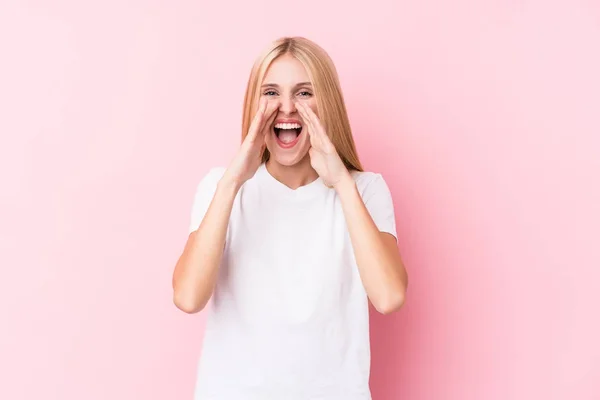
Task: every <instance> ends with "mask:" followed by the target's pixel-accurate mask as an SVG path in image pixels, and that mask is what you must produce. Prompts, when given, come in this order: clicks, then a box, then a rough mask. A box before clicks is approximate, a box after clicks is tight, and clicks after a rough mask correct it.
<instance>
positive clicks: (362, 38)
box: [0, 0, 600, 400]
mask: <svg viewBox="0 0 600 400" xmlns="http://www.w3.org/2000/svg"><path fill="white" fill-rule="evenodd" d="M17 3H18V4H17ZM202 3H203V2H167V1H162V2H161V1H158V0H155V1H136V2H132V1H128V2H120V1H115V0H112V1H103V2H81V1H66V0H62V1H57V0H55V1H52V2H50V1H46V2H42V1H21V2H14V1H7V2H2V5H0V49H1V53H0V54H1V57H2V62H1V64H0V71H1V73H0V110H1V111H0V114H1V117H0V132H1V133H2V142H1V146H0V155H1V156H0V171H2V172H1V174H2V176H1V178H2V185H3V186H2V194H1V196H0V217H1V224H0V233H1V240H0V257H1V259H0V265H1V266H2V276H1V279H0V285H1V286H2V287H1V290H0V307H1V309H0V324H1V325H0V327H1V329H0V377H1V378H0V398H1V399H11V400H17V399H19V400H20V399H22V400H34V399H45V400H80V399H85V400H106V399H111V400H131V399H145V400H159V399H160V400H164V399H191V394H192V390H193V380H194V373H195V366H196V361H197V357H198V353H199V351H200V339H201V337H202V327H203V324H204V315H197V316H193V317H190V316H188V315H184V314H183V313H181V312H179V311H177V310H176V309H175V307H174V306H173V305H172V302H171V288H170V279H171V272H172V268H173V266H174V262H175V260H176V257H177V256H178V254H179V252H180V251H181V250H182V246H183V244H184V241H185V238H186V227H187V224H188V218H189V212H190V206H191V196H192V192H193V190H194V187H195V184H196V183H197V180H198V179H199V177H200V176H201V175H202V174H203V173H204V172H205V171H206V169H207V168H209V167H210V166H213V165H216V164H224V163H226V162H227V161H228V160H229V157H230V156H231V155H232V154H233V152H234V151H235V149H236V146H237V143H238V137H239V123H240V107H241V102H242V96H243V90H244V84H245V81H246V78H247V74H248V70H249V67H250V63H251V62H252V60H253V58H254V56H255V55H256V54H257V52H258V51H259V50H260V49H262V47H263V46H264V45H265V44H266V43H267V42H268V41H270V40H271V39H274V38H276V37H278V36H280V35H285V34H301V35H305V36H307V37H310V38H312V39H314V40H316V41H317V42H318V43H320V44H322V45H323V46H324V47H325V48H326V49H327V50H328V51H329V52H330V54H331V55H332V57H333V58H334V60H335V61H336V63H337V66H338V68H339V73H340V76H341V80H342V83H343V86H344V90H345V94H346V97H347V102H348V108H349V111H350V115H351V119H352V124H353V126H354V129H355V132H356V140H357V142H358V146H359V148H360V153H361V155H362V158H363V160H364V163H365V164H366V166H367V167H368V168H369V169H372V170H377V171H380V172H382V173H383V174H384V176H385V177H386V178H387V179H388V181H389V183H390V186H391V188H392V191H393V193H394V195H395V201H396V207H397V214H398V230H399V234H400V245H401V248H402V253H403V255H404V259H405V261H406V264H407V267H408V269H409V271H410V277H411V282H410V288H409V296H408V302H407V304H406V307H405V308H404V309H403V310H402V311H401V312H400V313H398V314H396V315H393V316H390V317H382V316H379V315H374V316H373V329H372V330H373V364H374V366H373V378H372V383H373V394H374V400H393V399H402V400H430V399H436V400H437V399H444V400H445V399H450V400H480V399H485V400H496V399H498V400H500V399H502V400H507V399H524V400H525V399H527V400H530V399H544V400H549V399H550V400H554V399H560V400H563V399H564V400H592V399H599V398H600V345H599V344H598V338H600V321H599V319H600V317H599V315H600V312H599V311H598V304H600V296H599V292H600V290H598V280H599V279H600V253H599V250H598V249H599V248H600V246H599V244H598V240H599V236H600V177H599V174H600V115H599V114H600V95H599V93H600V73H599V71H600V53H599V51H598V49H600V6H599V5H598V3H597V2H596V1H593V0H588V1H572V0H569V1H567V0H564V1H560V2H559V1H555V2H549V1H509V0H506V1H500V0H496V1H492V0H490V1H466V0H460V1H441V0H426V1H421V2H416V1H415V2H397V1H391V0H390V1H385V2H384V1H375V2H373V1H371V2H369V3H368V5H369V7H368V8H367V7H365V6H364V4H363V3H356V4H360V6H358V5H351V4H349V3H348V2H342V1H339V2H326V4H327V6H323V5H317V4H318V3H319V1H317V0H307V1H304V2H293V3H286V2H279V1H271V0H264V1H253V2H242V1H239V2H238V3H239V4H236V5H234V4H225V3H223V2H211V4H210V5H202ZM398 3H403V4H398ZM342 11H343V12H345V13H346V14H345V15H342V14H341V12H342ZM236 12H239V14H235V13H236Z"/></svg>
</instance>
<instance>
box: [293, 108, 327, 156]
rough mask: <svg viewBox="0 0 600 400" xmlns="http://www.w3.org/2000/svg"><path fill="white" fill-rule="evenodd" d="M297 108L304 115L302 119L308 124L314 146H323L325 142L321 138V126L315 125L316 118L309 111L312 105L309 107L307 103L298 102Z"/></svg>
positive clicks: (319, 147)
mask: <svg viewBox="0 0 600 400" xmlns="http://www.w3.org/2000/svg"><path fill="white" fill-rule="evenodd" d="M296 109H297V110H298V111H299V112H300V115H301V116H302V119H303V120H304V123H305V124H306V125H307V126H308V133H309V136H310V143H311V144H312V145H313V146H314V147H317V148H318V149H321V148H322V145H323V142H322V140H321V137H320V135H319V133H320V132H319V127H318V126H316V125H315V121H314V119H313V118H312V117H311V115H310V114H309V113H308V111H307V110H308V109H310V107H308V106H307V105H306V104H303V103H297V105H296Z"/></svg>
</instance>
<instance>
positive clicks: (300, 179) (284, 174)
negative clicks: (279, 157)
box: [266, 154, 319, 189]
mask: <svg viewBox="0 0 600 400" xmlns="http://www.w3.org/2000/svg"><path fill="white" fill-rule="evenodd" d="M266 168H267V171H269V173H270V174H271V175H272V176H273V178H275V179H277V180H278V181H279V182H281V183H283V184H284V185H286V186H287V187H289V188H292V189H297V188H299V187H301V186H304V185H307V184H309V183H311V182H313V181H314V180H315V179H317V178H318V177H319V174H317V171H315V170H314V168H313V167H312V166H311V165H310V158H309V156H308V154H307V155H306V157H305V158H304V159H303V160H302V161H300V162H299V163H297V164H294V165H290V166H287V165H282V164H279V163H278V162H277V161H275V160H274V159H273V158H270V159H269V161H267V163H266Z"/></svg>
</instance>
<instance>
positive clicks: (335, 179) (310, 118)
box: [296, 102, 351, 188]
mask: <svg viewBox="0 0 600 400" xmlns="http://www.w3.org/2000/svg"><path fill="white" fill-rule="evenodd" d="M296 109H297V110H298V112H299V113H300V116H301V117H302V120H303V121H304V125H305V127H306V128H308V134H309V136H310V145H311V147H310V149H309V150H308V154H309V155H310V164H311V165H312V167H313V168H314V169H315V171H317V173H318V174H319V176H320V177H321V179H322V180H323V182H324V183H325V185H327V186H328V187H331V188H336V187H337V186H338V185H339V184H340V183H342V182H344V181H347V180H348V178H350V180H351V176H350V173H349V172H348V169H347V168H346V166H345V165H344V163H343V161H342V159H341V158H340V156H339V155H338V153H337V151H336V149H335V146H334V145H333V143H332V142H331V140H330V139H329V137H328V136H327V133H326V132H325V129H324V128H323V125H322V124H321V121H320V120H319V118H318V117H317V115H316V114H315V113H314V111H313V110H312V109H311V108H310V107H309V106H307V105H306V104H304V103H302V102H297V103H296Z"/></svg>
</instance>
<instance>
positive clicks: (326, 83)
mask: <svg viewBox="0 0 600 400" xmlns="http://www.w3.org/2000/svg"><path fill="white" fill-rule="evenodd" d="M284 54H290V55H292V56H293V57H295V58H296V59H297V60H298V61H300V62H301V63H302V65H304V68H306V71H307V72H308V76H309V78H310V81H311V83H312V85H313V90H314V92H315V98H316V103H317V112H318V115H319V119H320V120H321V123H322V124H323V126H324V127H325V128H326V130H327V135H328V136H329V138H330V140H331V142H332V143H333V145H334V146H335V148H336V150H337V152H338V154H339V156H340V158H341V159H342V161H343V162H344V165H345V166H346V168H348V169H349V170H356V171H363V167H362V165H361V163H360V160H359V158H358V154H357V151H356V145H355V143H354V138H353V136H352V130H351V128H350V121H349V120H348V113H347V111H346V105H345V102H344V98H343V95H342V90H341V86H340V82H339V78H338V74H337V70H336V68H335V66H334V64H333V61H332V60H331V58H330V57H329V55H328V54H327V53H326V52H325V50H323V48H321V47H320V46H318V45H317V44H316V43H314V42H312V41H310V40H308V39H306V38H303V37H297V36H296V37H283V38H280V39H277V40H276V41H274V42H273V43H271V45H270V46H268V47H267V48H266V49H265V50H264V51H263V53H262V54H260V55H259V57H258V58H257V59H256V61H255V63H254V65H253V67H252V70H251V72H250V77H249V78H248V84H247V87H246V94H245V96H244V108H243V114H242V141H243V140H244V138H245V137H246V135H247V134H248V129H249V128H250V124H251V123H252V118H253V117H254V114H255V113H256V110H257V108H258V101H259V99H260V95H261V93H260V87H261V84H262V81H263V79H264V76H265V73H266V72H267V69H268V68H269V66H270V65H271V63H272V62H273V61H274V60H275V59H276V58H278V57H280V56H282V55H284ZM268 159H269V151H268V150H267V149H265V152H264V153H263V157H262V160H263V162H266V161H267V160H268Z"/></svg>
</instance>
